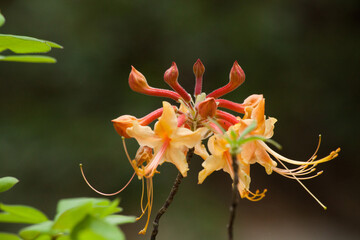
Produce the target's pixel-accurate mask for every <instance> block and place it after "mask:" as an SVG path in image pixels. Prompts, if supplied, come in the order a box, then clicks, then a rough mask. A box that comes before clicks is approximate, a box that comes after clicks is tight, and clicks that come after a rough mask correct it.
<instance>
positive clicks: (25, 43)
mask: <svg viewBox="0 0 360 240" xmlns="http://www.w3.org/2000/svg"><path fill="white" fill-rule="evenodd" d="M4 23H5V18H4V16H3V15H2V14H1V13H0V27H1V26H2V25H3V24H4ZM52 48H62V46H60V45H59V44H57V43H53V42H50V41H46V40H41V39H37V38H32V37H25V36H17V35H10V34H0V52H3V51H5V50H11V51H12V52H14V53H18V54H23V55H8V56H4V55H0V61H10V62H32V63H55V62H56V59H55V58H52V57H48V56H43V55H29V53H47V52H49V51H50V50H51V49H52Z"/></svg>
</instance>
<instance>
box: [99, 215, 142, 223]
mask: <svg viewBox="0 0 360 240" xmlns="http://www.w3.org/2000/svg"><path fill="white" fill-rule="evenodd" d="M105 221H107V222H108V223H110V224H113V225H119V224H125V223H133V222H135V221H136V217H133V216H123V215H111V216H107V217H106V218H105Z"/></svg>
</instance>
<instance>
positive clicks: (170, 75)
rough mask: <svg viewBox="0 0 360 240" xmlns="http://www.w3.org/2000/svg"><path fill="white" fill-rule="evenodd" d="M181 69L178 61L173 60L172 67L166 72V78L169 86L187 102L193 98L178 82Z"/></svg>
mask: <svg viewBox="0 0 360 240" xmlns="http://www.w3.org/2000/svg"><path fill="white" fill-rule="evenodd" d="M178 77H179V70H178V68H177V66H176V63H175V62H173V63H172V65H171V67H170V68H169V69H168V70H166V72H165V74H164V80H165V82H166V83H167V84H169V86H170V87H171V88H172V89H174V90H175V92H177V93H178V94H179V95H180V96H181V97H182V98H183V99H184V100H185V101H186V102H189V101H190V100H191V97H190V95H189V94H188V93H187V92H186V90H185V89H184V88H183V87H182V86H181V85H180V84H179V82H178Z"/></svg>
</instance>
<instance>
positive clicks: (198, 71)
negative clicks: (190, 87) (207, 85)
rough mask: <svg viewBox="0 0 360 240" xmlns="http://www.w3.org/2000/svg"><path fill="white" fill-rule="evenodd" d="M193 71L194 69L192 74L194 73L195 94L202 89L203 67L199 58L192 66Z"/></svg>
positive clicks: (199, 92)
mask: <svg viewBox="0 0 360 240" xmlns="http://www.w3.org/2000/svg"><path fill="white" fill-rule="evenodd" d="M193 71H194V75H195V81H196V83H195V93H194V94H195V96H197V95H199V94H201V90H202V80H203V75H204V72H205V67H204V65H203V64H202V62H201V61H200V59H198V60H197V61H196V62H195V64H194V66H193Z"/></svg>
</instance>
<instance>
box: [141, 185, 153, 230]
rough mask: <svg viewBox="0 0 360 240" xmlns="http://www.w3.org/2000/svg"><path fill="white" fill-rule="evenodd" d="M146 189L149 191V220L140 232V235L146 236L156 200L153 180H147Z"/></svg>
mask: <svg viewBox="0 0 360 240" xmlns="http://www.w3.org/2000/svg"><path fill="white" fill-rule="evenodd" d="M146 189H147V197H148V204H147V207H148V218H147V221H146V224H145V227H144V228H143V229H142V230H141V231H140V232H139V234H143V235H145V233H146V230H147V227H148V225H149V222H150V215H151V209H152V203H153V198H154V189H153V181H152V178H147V179H146Z"/></svg>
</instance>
